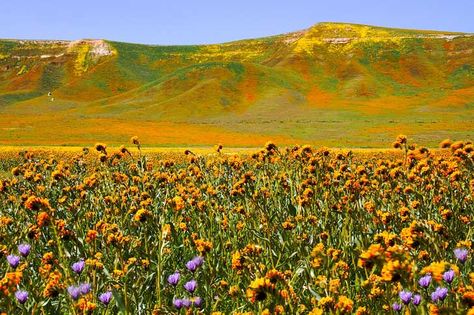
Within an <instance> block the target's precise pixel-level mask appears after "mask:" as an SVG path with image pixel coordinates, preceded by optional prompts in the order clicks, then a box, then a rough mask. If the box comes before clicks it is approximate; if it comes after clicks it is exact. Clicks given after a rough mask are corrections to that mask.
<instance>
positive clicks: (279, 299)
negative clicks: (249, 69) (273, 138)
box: [0, 135, 474, 315]
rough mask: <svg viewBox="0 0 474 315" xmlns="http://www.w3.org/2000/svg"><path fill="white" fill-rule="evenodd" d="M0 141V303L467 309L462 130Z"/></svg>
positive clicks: (469, 238) (110, 310)
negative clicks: (320, 138)
mask: <svg viewBox="0 0 474 315" xmlns="http://www.w3.org/2000/svg"><path fill="white" fill-rule="evenodd" d="M393 147H394V150H387V151H380V152H376V151H367V152H351V151H342V150H339V151H336V150H331V149H326V148H315V147H312V146H295V147H289V148H280V147H278V146H277V145H276V144H274V143H272V142H268V143H267V144H266V145H265V147H264V148H263V149H261V150H260V151H257V152H255V153H252V152H242V153H239V154H229V153H226V148H225V147H222V145H218V146H216V147H215V149H214V151H213V152H212V153H209V154H198V153H197V152H193V150H192V149H191V150H186V151H184V152H183V153H147V152H145V151H146V150H145V149H144V148H142V144H141V143H140V140H139V138H138V137H133V138H132V139H131V141H130V146H129V147H125V146H122V147H120V148H119V149H118V150H117V149H111V148H108V147H107V145H106V144H100V143H98V144H96V145H95V147H94V148H84V149H83V150H82V151H78V152H76V153H71V152H61V153H59V152H52V151H51V152H50V151H47V150H42V151H34V150H33V151H22V152H13V151H11V152H6V151H5V152H3V153H0V161H1V162H0V207H1V211H0V312H1V313H5V314H119V313H120V314H171V313H172V314H313V315H314V314H383V313H387V314H471V315H472V314H474V263H473V249H474V247H473V241H474V240H473V239H474V229H473V220H474V202H473V199H474V146H473V144H472V142H469V141H457V142H453V141H450V140H445V141H443V142H442V143H441V145H440V149H436V150H434V149H428V148H425V147H421V146H417V145H414V144H412V143H411V142H410V139H407V137H405V136H403V135H400V136H398V138H397V139H396V141H395V142H394V144H393Z"/></svg>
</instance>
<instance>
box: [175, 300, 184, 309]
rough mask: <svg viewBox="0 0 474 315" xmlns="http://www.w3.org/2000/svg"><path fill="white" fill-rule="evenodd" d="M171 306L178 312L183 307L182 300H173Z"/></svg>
mask: <svg viewBox="0 0 474 315" xmlns="http://www.w3.org/2000/svg"><path fill="white" fill-rule="evenodd" d="M173 305H174V307H176V308H177V309H178V310H179V309H180V308H182V307H183V300H181V299H174V300H173Z"/></svg>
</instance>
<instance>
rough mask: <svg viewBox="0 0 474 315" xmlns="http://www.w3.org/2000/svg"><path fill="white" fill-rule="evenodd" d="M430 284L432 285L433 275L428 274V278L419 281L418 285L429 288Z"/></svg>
mask: <svg viewBox="0 0 474 315" xmlns="http://www.w3.org/2000/svg"><path fill="white" fill-rule="evenodd" d="M430 283H431V275H430V274H427V275H426V276H423V277H421V278H420V280H419V281H418V284H419V285H420V286H422V287H423V288H427V287H429V286H430Z"/></svg>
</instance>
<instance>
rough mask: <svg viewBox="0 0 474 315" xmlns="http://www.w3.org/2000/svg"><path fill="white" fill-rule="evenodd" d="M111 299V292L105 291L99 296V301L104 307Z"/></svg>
mask: <svg viewBox="0 0 474 315" xmlns="http://www.w3.org/2000/svg"><path fill="white" fill-rule="evenodd" d="M111 299H112V292H110V291H107V292H105V293H102V294H101V295H99V301H100V302H101V303H102V304H104V305H108V304H109V303H110V300H111Z"/></svg>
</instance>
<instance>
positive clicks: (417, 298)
mask: <svg viewBox="0 0 474 315" xmlns="http://www.w3.org/2000/svg"><path fill="white" fill-rule="evenodd" d="M420 303H421V295H419V294H415V295H414V296H413V305H415V306H418V305H420Z"/></svg>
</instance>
